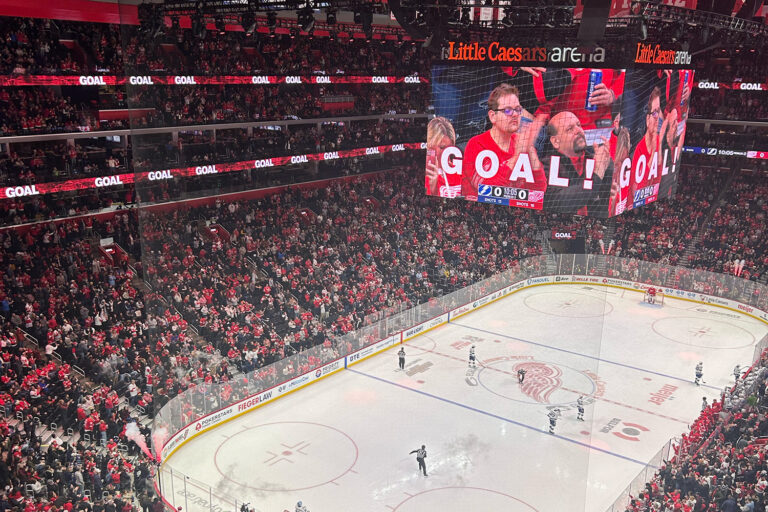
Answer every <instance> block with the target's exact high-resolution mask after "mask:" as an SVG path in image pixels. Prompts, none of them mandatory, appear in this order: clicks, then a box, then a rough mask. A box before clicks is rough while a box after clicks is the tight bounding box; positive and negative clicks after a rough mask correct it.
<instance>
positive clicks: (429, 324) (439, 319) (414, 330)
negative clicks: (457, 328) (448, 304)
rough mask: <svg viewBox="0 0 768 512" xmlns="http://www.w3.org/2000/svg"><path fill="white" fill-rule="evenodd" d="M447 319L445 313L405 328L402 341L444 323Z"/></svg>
mask: <svg viewBox="0 0 768 512" xmlns="http://www.w3.org/2000/svg"><path fill="white" fill-rule="evenodd" d="M447 321H448V313H445V314H442V315H440V316H436V317H435V318H433V319H432V320H427V321H426V322H424V323H422V324H419V325H415V326H413V327H411V328H410V329H406V330H404V331H403V341H406V340H409V339H411V338H413V337H414V336H416V335H417V334H421V333H422V332H424V331H428V330H430V329H432V328H434V327H437V326H438V325H441V324H444V323H445V322H447Z"/></svg>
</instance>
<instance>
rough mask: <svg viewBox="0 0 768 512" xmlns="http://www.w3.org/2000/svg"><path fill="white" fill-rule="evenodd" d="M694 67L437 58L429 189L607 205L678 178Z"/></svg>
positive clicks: (660, 192) (586, 210)
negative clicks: (503, 63) (476, 62)
mask: <svg viewBox="0 0 768 512" xmlns="http://www.w3.org/2000/svg"><path fill="white" fill-rule="evenodd" d="M692 84H693V71H691V70H680V69H668V70H664V69H627V70H624V69H598V68H543V67H491V66H486V67H480V66H467V65H455V64H440V65H436V66H434V67H433V68H432V99H433V104H434V106H435V117H434V118H433V119H431V120H430V122H429V124H428V127H427V161H426V173H425V189H426V192H427V194H429V195H435V196H440V197H445V198H463V199H466V200H469V201H477V202H482V203H493V204H499V205H505V206H513V207H521V208H531V209H537V210H548V211H556V212H562V213H570V214H574V215H589V216H595V217H609V216H613V215H618V214H621V213H623V212H625V211H627V210H631V209H632V208H637V207H640V206H643V205H645V204H649V203H651V202H654V201H657V200H659V199H664V198H668V197H671V196H672V195H673V194H674V192H675V189H676V182H677V176H678V174H679V173H678V169H679V166H680V157H681V154H682V147H683V140H684V137H685V125H686V119H687V117H688V105H689V101H688V100H689V97H690V93H691V86H692Z"/></svg>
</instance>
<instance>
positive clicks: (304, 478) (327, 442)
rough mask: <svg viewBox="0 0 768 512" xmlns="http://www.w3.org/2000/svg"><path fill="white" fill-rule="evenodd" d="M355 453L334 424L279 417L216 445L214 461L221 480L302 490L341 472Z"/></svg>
mask: <svg viewBox="0 0 768 512" xmlns="http://www.w3.org/2000/svg"><path fill="white" fill-rule="evenodd" d="M357 457H358V450H357V445H356V444H355V442H354V441H353V440H352V438H351V437H349V436H348V435H347V434H345V433H344V432H342V431H341V430H339V429H337V428H334V427H331V426H328V425H322V424H320V423H309V422H300V421H284V422H276V423H266V424H264V425H257V426H254V427H250V428H247V429H245V430H243V431H242V432H237V433H236V434H233V435H232V436H231V437H230V438H229V439H227V440H226V441H224V442H223V443H221V445H219V448H218V449H217V450H216V454H215V456H214V464H215V465H216V469H217V470H218V471H219V473H220V474H221V476H222V477H223V478H224V479H226V480H229V481H230V482H232V483H234V484H236V485H239V486H241V487H245V488H248V489H252V490H257V491H301V490H305V489H311V488H313V487H319V486H321V485H325V484H328V483H330V482H333V481H334V480H336V479H337V478H339V477H341V476H343V475H345V474H346V473H347V472H349V470H350V469H352V467H353V466H354V465H355V463H356V462H357ZM233 492H234V491H233Z"/></svg>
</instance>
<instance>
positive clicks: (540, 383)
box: [514, 361, 563, 404]
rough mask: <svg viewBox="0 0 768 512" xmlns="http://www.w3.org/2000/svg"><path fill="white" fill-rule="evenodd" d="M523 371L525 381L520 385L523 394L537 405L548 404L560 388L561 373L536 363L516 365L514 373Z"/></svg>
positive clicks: (561, 382) (551, 367) (553, 368)
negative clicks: (537, 403)
mask: <svg viewBox="0 0 768 512" xmlns="http://www.w3.org/2000/svg"><path fill="white" fill-rule="evenodd" d="M518 370H525V381H524V382H523V385H522V392H523V394H525V395H527V396H529V397H531V398H533V399H534V400H536V401H537V402H539V403H542V404H548V403H549V398H550V396H551V395H552V393H554V392H555V391H556V390H557V389H559V388H560V387H562V385H563V380H562V378H561V377H562V375H563V371H562V370H561V369H560V368H557V367H556V366H550V365H548V364H545V363H541V362H536V361H527V362H523V363H518V364H516V365H515V366H514V372H515V373H517V371H518Z"/></svg>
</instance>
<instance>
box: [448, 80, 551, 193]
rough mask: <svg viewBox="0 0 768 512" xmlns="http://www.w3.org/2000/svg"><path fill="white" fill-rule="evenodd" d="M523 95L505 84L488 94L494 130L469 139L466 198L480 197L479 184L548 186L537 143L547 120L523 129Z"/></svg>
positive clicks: (464, 184) (465, 164)
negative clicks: (537, 150) (521, 101)
mask: <svg viewBox="0 0 768 512" xmlns="http://www.w3.org/2000/svg"><path fill="white" fill-rule="evenodd" d="M519 96H520V94H519V92H518V89H517V87H514V86H512V85H509V84H506V83H503V84H501V85H499V86H497V87H496V88H495V89H494V90H493V91H492V92H491V95H490V96H489V97H488V119H489V120H490V122H491V129H490V130H488V131H487V132H484V133H481V134H480V135H476V136H474V137H472V138H471V139H469V142H467V147H466V149H465V150H464V157H463V158H464V161H463V164H462V183H461V192H462V195H463V196H464V197H466V198H468V199H477V187H478V186H479V185H481V184H483V185H496V186H503V187H513V188H525V189H528V190H541V191H544V190H545V189H546V187H547V178H546V175H545V174H544V168H543V166H542V165H541V161H539V158H538V156H537V154H536V149H535V148H534V146H533V144H534V142H535V135H536V134H538V132H539V130H540V129H541V128H542V126H543V123H542V122H539V121H534V122H533V123H531V124H529V125H528V127H527V128H526V127H523V129H522V130H520V124H521V119H522V114H523V107H522V106H521V105H520V98H519ZM518 130H520V132H519V133H518ZM478 157H480V158H478Z"/></svg>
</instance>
